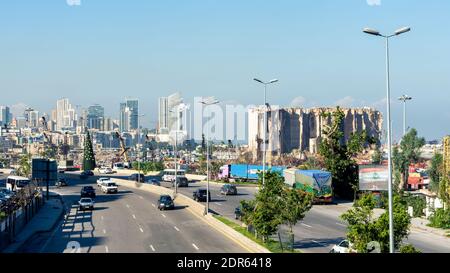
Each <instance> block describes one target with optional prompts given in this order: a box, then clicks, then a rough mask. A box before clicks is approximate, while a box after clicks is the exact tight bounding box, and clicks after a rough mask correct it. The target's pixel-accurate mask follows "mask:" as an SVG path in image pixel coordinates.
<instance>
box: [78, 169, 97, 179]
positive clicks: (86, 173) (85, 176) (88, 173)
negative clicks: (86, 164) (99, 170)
mask: <svg viewBox="0 0 450 273" xmlns="http://www.w3.org/2000/svg"><path fill="white" fill-rule="evenodd" d="M89 176H94V172H93V171H83V172H82V173H81V174H80V178H81V179H88V178H89Z"/></svg>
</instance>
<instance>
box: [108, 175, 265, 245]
mask: <svg viewBox="0 0 450 273" xmlns="http://www.w3.org/2000/svg"><path fill="white" fill-rule="evenodd" d="M112 180H113V181H114V182H115V183H116V184H117V185H119V186H124V187H129V188H134V189H140V190H144V191H148V192H151V193H154V194H159V195H161V194H168V195H170V196H172V197H174V200H175V202H176V203H177V204H179V205H184V206H187V209H188V210H189V211H190V212H191V213H192V214H194V215H195V216H197V217H199V218H200V219H202V220H203V221H205V223H207V224H209V225H210V226H211V227H213V228H214V229H216V230H217V231H219V232H221V233H222V234H224V235H225V236H226V237H228V238H229V239H231V240H232V241H234V242H236V243H237V244H239V245H240V246H241V247H243V248H244V249H246V250H247V251H249V252H251V253H270V251H269V250H268V249H266V248H265V247H263V246H261V245H259V244H258V243H256V242H254V241H253V240H251V239H249V238H247V237H246V236H244V235H243V234H241V233H239V232H237V231H236V230H234V229H233V228H231V227H229V226H228V225H226V224H224V223H222V222H221V221H219V220H217V219H216V218H214V217H213V216H211V215H205V212H206V207H205V206H204V205H203V204H201V203H199V202H196V201H194V200H193V199H191V198H189V197H187V196H185V195H183V194H181V193H177V195H176V196H174V191H173V190H171V189H167V188H164V187H159V186H155V185H150V184H143V183H137V182H133V181H128V180H124V179H117V178H114V179H112Z"/></svg>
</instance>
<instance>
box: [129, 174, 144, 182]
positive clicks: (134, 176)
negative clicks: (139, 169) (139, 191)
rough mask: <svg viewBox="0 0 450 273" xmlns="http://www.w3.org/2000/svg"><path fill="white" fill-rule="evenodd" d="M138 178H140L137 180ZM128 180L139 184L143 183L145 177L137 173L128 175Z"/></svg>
mask: <svg viewBox="0 0 450 273" xmlns="http://www.w3.org/2000/svg"><path fill="white" fill-rule="evenodd" d="M139 177H140V178H139ZM128 180H132V181H136V182H141V183H144V182H145V175H144V174H142V173H141V174H139V173H133V174H132V175H130V176H129V177H128Z"/></svg>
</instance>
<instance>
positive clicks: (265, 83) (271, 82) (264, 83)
mask: <svg viewBox="0 0 450 273" xmlns="http://www.w3.org/2000/svg"><path fill="white" fill-rule="evenodd" d="M253 80H254V81H256V82H259V83H261V84H263V85H264V126H263V127H264V129H263V130H264V134H263V143H264V146H263V147H264V148H263V149H264V150H263V185H264V184H265V182H266V150H267V149H266V142H267V140H266V135H267V111H268V108H267V85H269V84H273V83H276V82H278V80H277V79H273V80H271V81H268V82H264V81H262V80H259V79H257V78H254V79H253Z"/></svg>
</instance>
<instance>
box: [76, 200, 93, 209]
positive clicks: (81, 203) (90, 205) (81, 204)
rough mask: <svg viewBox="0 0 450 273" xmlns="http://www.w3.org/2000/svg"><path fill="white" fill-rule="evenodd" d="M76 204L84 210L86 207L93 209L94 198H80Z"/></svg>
mask: <svg viewBox="0 0 450 273" xmlns="http://www.w3.org/2000/svg"><path fill="white" fill-rule="evenodd" d="M78 206H79V209H80V210H86V209H90V210H93V209H94V200H92V198H81V199H80V201H78Z"/></svg>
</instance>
